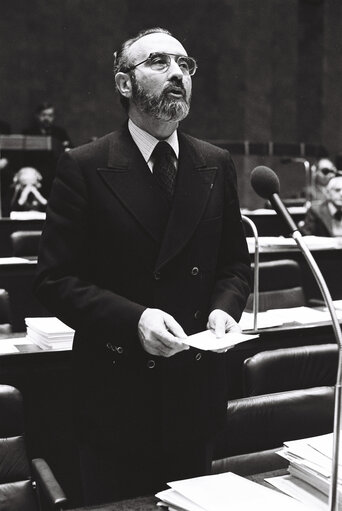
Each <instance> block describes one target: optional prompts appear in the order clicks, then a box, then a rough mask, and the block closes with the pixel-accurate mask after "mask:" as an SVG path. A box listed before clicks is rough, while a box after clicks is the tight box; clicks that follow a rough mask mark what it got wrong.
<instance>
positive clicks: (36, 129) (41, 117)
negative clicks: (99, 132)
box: [23, 101, 72, 151]
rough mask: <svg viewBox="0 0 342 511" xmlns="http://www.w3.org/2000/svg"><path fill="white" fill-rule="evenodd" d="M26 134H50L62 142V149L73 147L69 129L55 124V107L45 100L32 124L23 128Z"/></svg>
mask: <svg viewBox="0 0 342 511" xmlns="http://www.w3.org/2000/svg"><path fill="white" fill-rule="evenodd" d="M23 133H24V135H43V136H50V137H52V138H53V139H54V140H55V141H58V142H59V144H60V146H61V147H60V151H61V150H62V149H63V150H65V149H68V148H70V147H72V143H71V139H70V137H69V135H68V133H67V131H66V130H65V129H64V128H62V127H60V126H56V124H55V107H54V106H53V105H52V104H51V103H49V102H48V101H45V102H44V103H41V104H40V105H38V106H37V108H36V110H35V114H34V118H33V121H32V123H31V124H30V126H29V127H28V128H26V129H24V130H23Z"/></svg>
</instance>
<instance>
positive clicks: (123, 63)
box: [113, 27, 172, 111]
mask: <svg viewBox="0 0 342 511" xmlns="http://www.w3.org/2000/svg"><path fill="white" fill-rule="evenodd" d="M157 33H161V34H167V35H169V36H172V34H171V32H170V31H169V30H166V28H160V27H155V28H148V29H146V30H140V32H138V33H137V35H136V36H135V37H132V38H131V39H127V40H126V41H124V42H123V43H122V44H121V45H120V47H119V49H118V50H117V51H116V52H114V65H113V72H114V76H115V75H116V74H117V73H120V72H123V73H126V72H128V69H129V67H130V63H129V58H128V49H129V48H130V47H131V46H132V44H133V43H135V42H136V41H138V40H139V39H141V38H142V37H145V36H146V35H149V34H157ZM115 90H116V92H117V93H118V94H119V95H120V102H121V104H122V106H123V107H124V109H125V110H126V111H127V110H128V107H129V100H128V99H127V98H125V96H123V95H122V94H121V93H120V91H119V89H118V87H117V85H116V83H115Z"/></svg>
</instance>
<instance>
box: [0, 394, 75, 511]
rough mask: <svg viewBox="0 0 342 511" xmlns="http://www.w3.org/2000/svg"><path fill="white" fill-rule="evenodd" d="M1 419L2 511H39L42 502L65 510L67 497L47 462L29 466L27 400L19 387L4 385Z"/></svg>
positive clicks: (42, 461)
mask: <svg viewBox="0 0 342 511" xmlns="http://www.w3.org/2000/svg"><path fill="white" fill-rule="evenodd" d="M0 416H1V420H0V511H38V510H39V509H40V507H39V501H40V500H41V501H44V502H47V503H48V504H49V506H50V507H51V508H53V509H56V510H62V509H65V505H66V502H67V500H66V497H65V495H64V493H63V491H62V489H61V488H60V486H59V484H58V482H57V481H56V480H55V478H54V476H53V474H52V472H51V470H50V468H49V467H48V465H47V464H46V462H45V461H44V460H43V459H35V460H33V461H32V463H29V460H28V457H27V453H26V447H25V435H24V412H23V400H22V396H21V393H20V392H19V391H18V390H17V389H16V388H15V387H12V386H10V385H0ZM38 497H39V498H38Z"/></svg>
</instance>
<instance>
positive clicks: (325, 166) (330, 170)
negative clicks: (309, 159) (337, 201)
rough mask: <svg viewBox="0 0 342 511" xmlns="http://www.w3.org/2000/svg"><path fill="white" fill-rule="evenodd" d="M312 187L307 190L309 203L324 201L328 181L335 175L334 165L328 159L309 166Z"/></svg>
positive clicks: (322, 159)
mask: <svg viewBox="0 0 342 511" xmlns="http://www.w3.org/2000/svg"><path fill="white" fill-rule="evenodd" d="M311 172H312V186H311V187H310V189H309V196H308V198H309V200H310V201H311V202H317V201H322V200H325V199H326V194H325V189H326V186H327V184H328V183H329V181H330V179H331V178H332V177H334V176H335V175H336V173H337V168H336V166H335V164H334V163H333V162H332V160H330V159H329V158H321V159H320V160H318V162H317V163H316V164H314V165H312V166H311Z"/></svg>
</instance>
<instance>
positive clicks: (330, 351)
mask: <svg viewBox="0 0 342 511" xmlns="http://www.w3.org/2000/svg"><path fill="white" fill-rule="evenodd" d="M337 364H338V348H337V345H335V344H318V345H314V346H296V347H294V348H283V349H277V350H270V351H263V352H260V353H257V354H256V355H253V356H252V357H250V358H248V359H246V360H245V361H244V366H243V384H244V394H245V396H259V395H263V394H271V393H273V392H283V391H287V390H296V389H307V388H312V387H321V386H332V385H335V383H336V374H337Z"/></svg>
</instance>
